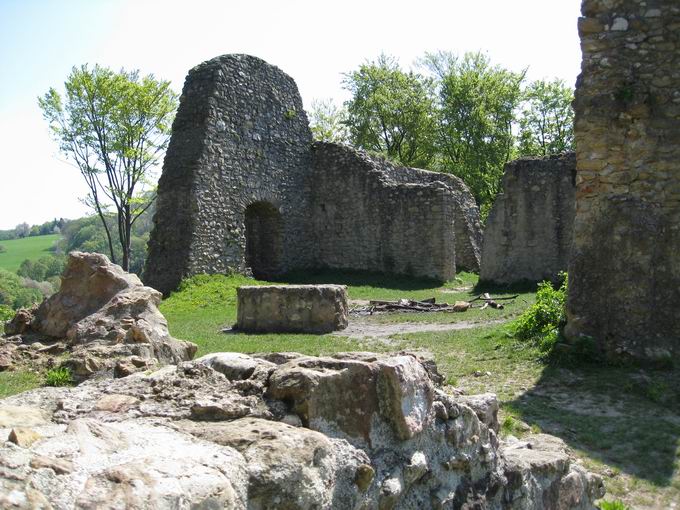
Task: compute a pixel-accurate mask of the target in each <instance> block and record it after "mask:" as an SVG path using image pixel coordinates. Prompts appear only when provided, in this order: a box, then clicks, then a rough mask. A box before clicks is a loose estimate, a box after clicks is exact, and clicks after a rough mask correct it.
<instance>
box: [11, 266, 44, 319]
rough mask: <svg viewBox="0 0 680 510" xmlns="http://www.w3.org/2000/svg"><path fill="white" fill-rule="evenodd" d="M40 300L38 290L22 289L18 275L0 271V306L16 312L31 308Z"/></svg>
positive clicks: (40, 296) (40, 295)
mask: <svg viewBox="0 0 680 510" xmlns="http://www.w3.org/2000/svg"><path fill="white" fill-rule="evenodd" d="M42 298H43V296H42V294H41V292H40V291H39V290H37V289H31V288H26V287H24V286H23V284H22V281H21V278H20V277H19V276H18V275H16V274H15V273H10V272H9V271H6V270H4V269H0V305H6V306H9V307H10V308H13V309H15V310H16V309H17V308H22V307H28V306H31V305H32V304H34V303H37V302H39V301H41V300H42Z"/></svg>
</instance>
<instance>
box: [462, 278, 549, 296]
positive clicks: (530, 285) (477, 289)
mask: <svg viewBox="0 0 680 510" xmlns="http://www.w3.org/2000/svg"><path fill="white" fill-rule="evenodd" d="M537 288H538V283H536V282H530V281H526V280H523V281H521V282H516V283H511V284H508V285H501V284H498V283H493V282H483V281H482V282H477V284H476V285H475V286H474V287H473V289H472V291H471V292H470V293H471V294H482V293H483V292H488V293H489V294H492V295H493V294H526V293H528V292H536V289H537Z"/></svg>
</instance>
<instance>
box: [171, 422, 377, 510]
mask: <svg viewBox="0 0 680 510" xmlns="http://www.w3.org/2000/svg"><path fill="white" fill-rule="evenodd" d="M177 428H178V430H182V431H184V432H188V433H190V434H193V435H195V436H196V437H199V438H202V439H207V440H210V441H212V442H215V443H217V444H219V445H223V446H229V447H232V448H234V449H235V450H237V451H239V452H240V453H241V454H242V455H243V457H244V458H245V460H246V463H247V464H246V465H247V469H248V475H249V483H248V504H249V506H250V507H251V508H262V509H265V508H296V509H298V508H299V509H313V508H339V507H344V508H353V507H355V506H356V504H357V502H358V501H359V500H360V499H361V498H362V496H361V495H360V493H359V489H358V487H357V485H356V484H355V483H354V477H355V473H356V471H357V469H358V468H359V466H360V465H362V464H361V463H362V462H368V461H369V459H368V458H367V456H366V455H365V454H364V453H363V452H360V451H358V450H355V449H353V448H352V447H351V446H349V445H347V444H346V443H344V447H343V443H336V442H333V441H332V440H330V439H329V438H327V437H326V436H325V435H323V434H321V433H319V432H315V431H313V430H309V429H305V428H298V427H291V426H290V425H286V424H284V423H280V422H273V421H268V420H262V419H258V418H242V419H238V420H234V421H230V422H220V423H200V424H198V423H195V422H182V423H180V424H178V425H177Z"/></svg>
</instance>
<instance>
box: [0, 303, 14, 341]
mask: <svg viewBox="0 0 680 510" xmlns="http://www.w3.org/2000/svg"><path fill="white" fill-rule="evenodd" d="M12 317H14V310H12V308H11V307H9V306H7V305H0V334H2V327H1V326H2V323H3V322H6V321H8V320H10V319H11V318H12Z"/></svg>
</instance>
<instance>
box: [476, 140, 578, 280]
mask: <svg viewBox="0 0 680 510" xmlns="http://www.w3.org/2000/svg"><path fill="white" fill-rule="evenodd" d="M575 172H576V156H575V154H574V153H569V154H563V155H559V156H551V157H547V158H523V159H518V160H516V161H512V162H510V163H508V164H507V165H505V172H504V174H503V182H502V189H503V191H502V193H500V194H499V195H498V196H497V197H496V199H495V201H494V203H493V207H492V208H491V212H490V213H489V217H488V218H487V220H486V228H485V229H484V243H483V248H482V267H481V270H480V274H479V276H480V280H482V281H486V282H494V283H502V284H508V283H515V282H520V281H532V282H540V281H541V280H546V279H555V277H556V276H557V274H558V273H559V272H560V271H566V270H567V265H568V262H569V253H570V251H571V236H572V228H573V221H574V176H575Z"/></svg>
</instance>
